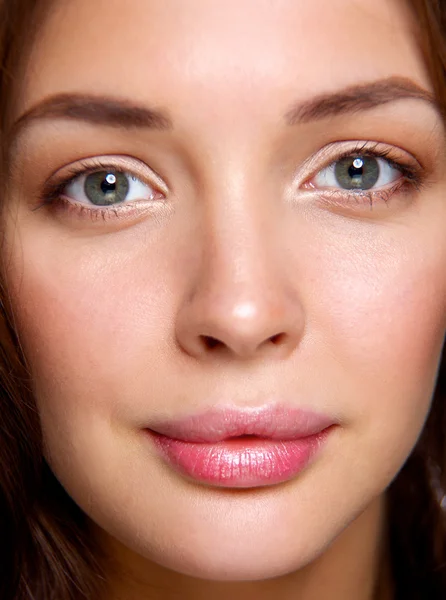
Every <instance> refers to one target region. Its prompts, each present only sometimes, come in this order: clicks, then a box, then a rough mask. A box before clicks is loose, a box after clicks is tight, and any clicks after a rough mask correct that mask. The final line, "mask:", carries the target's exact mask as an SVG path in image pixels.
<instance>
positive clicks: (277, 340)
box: [269, 333, 286, 346]
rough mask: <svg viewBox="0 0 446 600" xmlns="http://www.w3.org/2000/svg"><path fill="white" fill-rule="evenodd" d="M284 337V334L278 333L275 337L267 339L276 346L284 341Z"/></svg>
mask: <svg viewBox="0 0 446 600" xmlns="http://www.w3.org/2000/svg"><path fill="white" fill-rule="evenodd" d="M285 337H286V334H285V333H278V334H277V335H273V336H272V337H270V338H269V339H270V341H271V342H272V343H273V344H275V345H276V346H277V345H279V344H281V343H282V342H283V341H284V339H285Z"/></svg>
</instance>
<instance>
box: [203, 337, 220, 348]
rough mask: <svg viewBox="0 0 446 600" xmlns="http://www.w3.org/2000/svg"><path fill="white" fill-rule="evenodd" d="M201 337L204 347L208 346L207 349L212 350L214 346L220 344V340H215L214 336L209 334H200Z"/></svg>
mask: <svg viewBox="0 0 446 600" xmlns="http://www.w3.org/2000/svg"><path fill="white" fill-rule="evenodd" d="M201 339H202V340H203V343H204V345H205V346H206V348H208V349H209V350H212V349H213V348H215V347H216V346H219V345H221V342H220V340H217V339H216V338H213V337H211V336H210V335H202V336H201Z"/></svg>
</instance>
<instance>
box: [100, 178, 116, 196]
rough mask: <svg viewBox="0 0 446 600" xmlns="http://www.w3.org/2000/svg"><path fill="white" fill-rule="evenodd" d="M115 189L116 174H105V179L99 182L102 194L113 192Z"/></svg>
mask: <svg viewBox="0 0 446 600" xmlns="http://www.w3.org/2000/svg"><path fill="white" fill-rule="evenodd" d="M115 189H116V175H113V173H108V174H107V175H106V176H105V179H104V180H103V181H102V183H101V190H102V191H103V192H104V194H107V193H110V192H114V191H115Z"/></svg>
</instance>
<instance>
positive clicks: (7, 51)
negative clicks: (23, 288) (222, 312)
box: [0, 0, 446, 600]
mask: <svg viewBox="0 0 446 600" xmlns="http://www.w3.org/2000/svg"><path fill="white" fill-rule="evenodd" d="M408 2H409V4H410V6H411V8H412V9H413V11H414V13H415V15H416V21H417V24H418V28H417V31H416V32H414V35H416V36H417V37H418V39H419V46H420V49H421V52H422V53H423V56H424V60H425V62H426V66H427V69H428V71H429V73H430V76H431V80H432V82H433V85H434V89H435V92H436V95H437V98H438V101H439V105H440V108H441V109H442V111H443V115H444V116H445V120H446V0H408ZM48 8H49V0H0V132H1V133H0V152H1V156H0V181H3V182H5V181H6V182H7V177H6V175H7V169H6V161H5V156H6V153H7V145H8V144H7V139H8V135H7V134H8V122H9V114H10V110H11V106H12V105H13V102H14V94H17V93H18V87H19V85H20V77H19V75H18V74H19V72H20V65H21V64H23V61H24V56H25V55H26V53H27V52H29V51H30V49H31V47H32V43H33V37H32V36H33V35H34V36H35V35H36V32H37V23H39V22H42V19H43V18H44V14H45V11H46V10H47V9H48ZM6 185H7V184H6ZM6 185H5V184H2V186H3V187H2V194H6V193H7V187H6ZM445 267H446V265H445ZM2 297H3V301H2V304H1V306H0V398H1V410H0V564H1V565H2V570H3V572H2V576H1V577H0V597H1V598H2V599H3V600H51V599H54V600H74V599H80V598H89V599H91V600H95V599H97V598H98V597H99V596H100V594H101V590H102V587H103V585H104V581H105V580H104V576H103V573H102V572H101V567H100V560H99V559H100V554H99V549H98V548H96V547H94V542H93V539H92V536H90V535H89V532H88V520H87V517H86V515H85V514H84V513H83V512H82V511H81V510H80V508H79V507H78V506H77V505H76V504H75V503H74V501H73V500H72V499H71V498H70V497H69V495H68V494H67V493H66V492H65V490H64V489H63V488H62V486H61V485H60V484H59V482H58V480H57V479H56V478H55V476H54V475H53V473H52V472H51V470H50V469H49V467H48V465H47V463H46V462H45V460H44V458H43V452H42V434H41V430H40V424H39V417H38V414H37V410H36V408H35V404H34V401H33V397H32V393H31V385H30V381H29V374H28V370H27V368H26V361H25V358H24V356H23V353H22V352H21V349H20V345H19V343H18V340H17V337H16V334H15V331H14V327H13V322H12V319H11V311H10V310H8V305H7V290H3V294H2ZM445 400H446V360H445V356H443V359H442V363H441V365H440V369H439V375H438V380H437V385H436V390H435V394H434V398H433V403H432V408H431V411H430V414H429V416H428V419H427V422H426V425H425V428H424V430H423V432H422V434H421V436H420V439H419V441H418V443H417V445H416V447H415V449H414V451H413V452H412V453H411V455H410V457H409V458H408V459H407V461H406V463H405V464H404V466H403V467H402V468H401V470H400V472H399V473H398V475H397V476H396V477H395V479H394V480H393V482H392V484H391V485H390V487H389V489H388V491H387V498H388V528H389V531H388V535H389V551H390V558H391V561H390V563H391V570H392V578H393V580H394V583H395V592H396V598H397V599H398V600H403V599H404V600H427V599H429V600H444V598H446V516H445V515H446V511H445V510H443V508H442V506H441V499H442V496H443V495H444V493H443V492H442V490H446V402H445Z"/></svg>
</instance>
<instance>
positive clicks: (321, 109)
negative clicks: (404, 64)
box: [285, 76, 439, 125]
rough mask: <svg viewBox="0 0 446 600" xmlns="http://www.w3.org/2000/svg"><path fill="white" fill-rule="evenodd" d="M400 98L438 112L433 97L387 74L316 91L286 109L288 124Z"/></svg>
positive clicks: (413, 85)
mask: <svg viewBox="0 0 446 600" xmlns="http://www.w3.org/2000/svg"><path fill="white" fill-rule="evenodd" d="M402 99H415V100H424V101H426V102H428V103H429V104H431V105H433V107H434V108H435V109H436V110H437V111H439V106H438V103H437V101H436V99H435V96H434V95H433V94H431V93H430V92H428V91H427V90H425V89H424V88H422V87H421V86H419V85H418V84H416V83H415V82H414V81H412V80H411V79H408V78H406V77H395V76H394V77H388V78H386V79H379V80H377V81H373V82H371V83H363V84H357V85H353V86H349V87H347V88H345V89H343V90H341V91H339V92H335V93H333V94H330V93H326V94H320V95H318V96H316V97H315V98H311V99H310V100H308V101H307V102H303V103H301V104H298V105H297V106H295V107H293V108H292V109H291V110H289V111H288V112H287V113H286V115H285V120H286V122H287V123H288V124H289V125H296V124H299V123H308V122H310V121H317V120H320V119H327V118H329V117H336V116H339V115H345V114H353V113H357V112H360V111H364V110H369V109H371V108H375V107H376V106H380V105H382V104H388V103H389V102H395V101H396V100H402Z"/></svg>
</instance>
